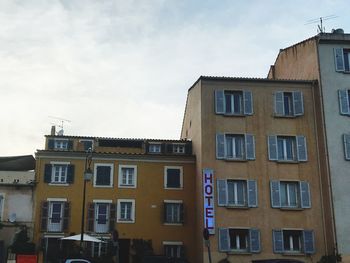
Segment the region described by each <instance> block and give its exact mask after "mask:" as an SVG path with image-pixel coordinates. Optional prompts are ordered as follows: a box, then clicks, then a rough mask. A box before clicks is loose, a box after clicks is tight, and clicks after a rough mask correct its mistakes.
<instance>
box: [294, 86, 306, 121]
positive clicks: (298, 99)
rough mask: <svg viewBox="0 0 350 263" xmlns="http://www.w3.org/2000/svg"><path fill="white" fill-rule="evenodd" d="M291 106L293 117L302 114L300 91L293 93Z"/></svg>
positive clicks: (301, 94) (301, 95)
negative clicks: (292, 107)
mask: <svg viewBox="0 0 350 263" xmlns="http://www.w3.org/2000/svg"><path fill="white" fill-rule="evenodd" d="M293 106H294V115H295V116H300V115H303V114H304V101H303V93H302V92H301V91H294V92H293Z"/></svg>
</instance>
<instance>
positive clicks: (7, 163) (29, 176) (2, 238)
mask: <svg viewBox="0 0 350 263" xmlns="http://www.w3.org/2000/svg"><path fill="white" fill-rule="evenodd" d="M34 169H35V159H34V157H33V156H32V155H26V156H11V157H0V263H3V262H6V261H5V260H6V255H7V249H8V247H9V246H10V245H11V244H12V242H13V239H14V237H15V235H16V233H17V232H19V231H20V230H21V229H23V228H26V229H27V232H28V234H29V238H30V239H32V237H33V203H34V188H35V181H34V179H35V173H34Z"/></svg>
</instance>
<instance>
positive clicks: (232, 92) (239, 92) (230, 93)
mask: <svg viewBox="0 0 350 263" xmlns="http://www.w3.org/2000/svg"><path fill="white" fill-rule="evenodd" d="M226 95H228V96H230V103H231V109H230V112H227V111H226V105H227V99H226ZM235 95H239V112H234V108H235V103H234V96H235ZM224 100H225V109H224V112H225V114H226V115H243V114H244V101H243V91H242V90H225V91H224Z"/></svg>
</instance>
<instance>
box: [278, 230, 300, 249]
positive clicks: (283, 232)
mask: <svg viewBox="0 0 350 263" xmlns="http://www.w3.org/2000/svg"><path fill="white" fill-rule="evenodd" d="M286 231H289V232H291V231H293V232H298V233H299V235H298V237H299V240H298V241H299V250H286V249H285V244H284V235H285V232H286ZM282 235H283V253H286V254H301V253H303V242H302V238H303V230H302V229H292V228H284V229H282ZM291 241H292V239H291V236H290V237H289V244H290V247H292V248H293V242H291Z"/></svg>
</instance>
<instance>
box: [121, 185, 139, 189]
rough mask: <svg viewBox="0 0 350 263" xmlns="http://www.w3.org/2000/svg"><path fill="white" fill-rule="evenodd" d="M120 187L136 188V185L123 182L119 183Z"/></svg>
mask: <svg viewBox="0 0 350 263" xmlns="http://www.w3.org/2000/svg"><path fill="white" fill-rule="evenodd" d="M118 188H131V189H132V188H136V185H127V184H122V185H118Z"/></svg>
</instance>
